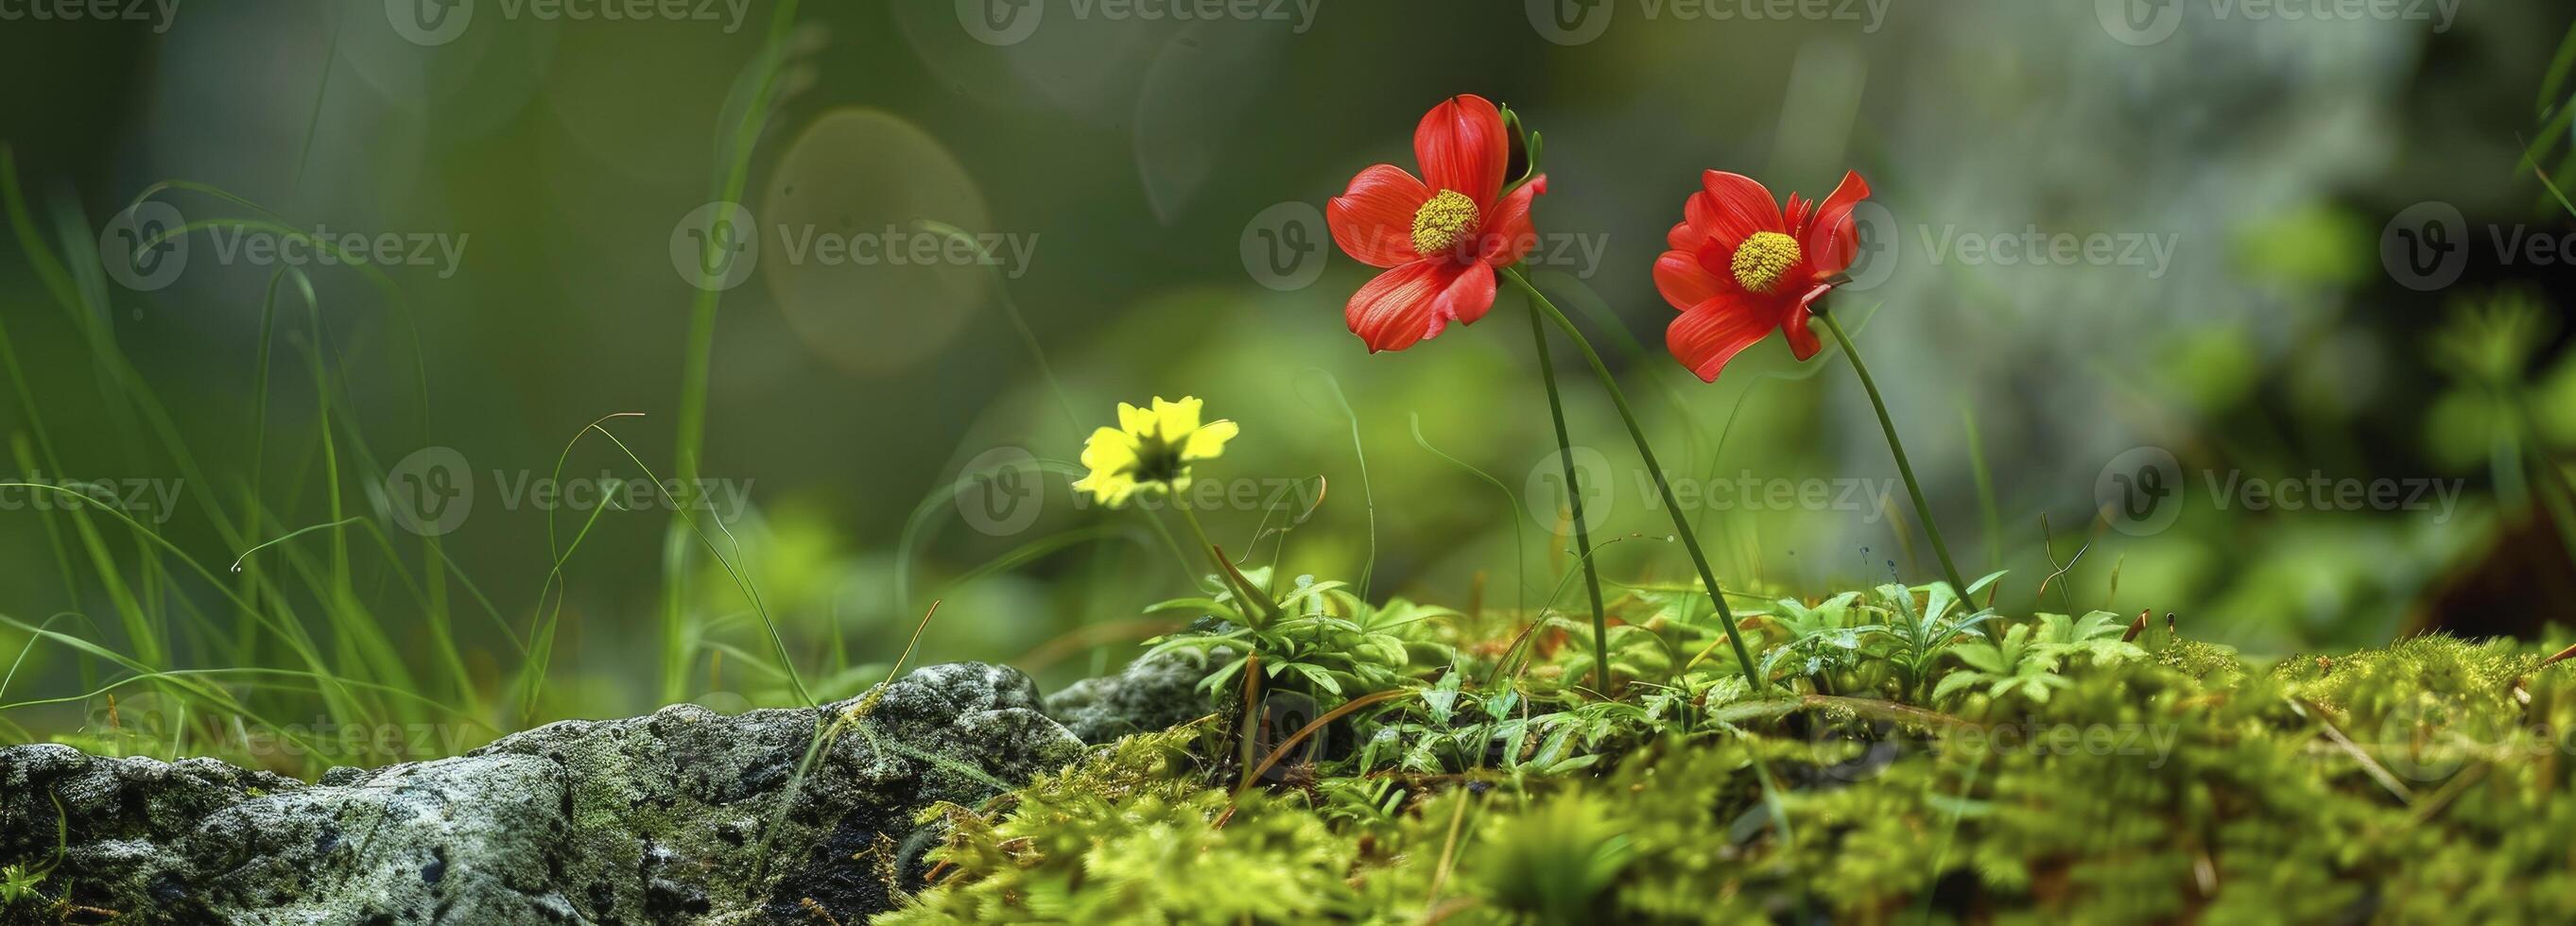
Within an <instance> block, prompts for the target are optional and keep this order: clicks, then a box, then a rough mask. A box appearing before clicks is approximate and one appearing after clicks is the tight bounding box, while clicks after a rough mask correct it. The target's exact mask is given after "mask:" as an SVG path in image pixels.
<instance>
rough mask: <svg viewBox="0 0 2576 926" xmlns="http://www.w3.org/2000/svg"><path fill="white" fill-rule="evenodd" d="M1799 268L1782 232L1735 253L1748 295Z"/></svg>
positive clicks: (1758, 235) (1791, 241) (1751, 240)
mask: <svg viewBox="0 0 2576 926" xmlns="http://www.w3.org/2000/svg"><path fill="white" fill-rule="evenodd" d="M1415 227H1417V228H1418V227H1420V225H1419V224H1416V226H1415ZM1414 234H1415V235H1416V236H1419V235H1421V234H1422V233H1421V232H1415V233H1414ZM1797 264H1798V241H1797V239H1795V238H1791V237H1789V236H1787V235H1783V234H1781V233H1779V232H1769V231H1767V232H1754V233H1753V234H1752V235H1751V236H1750V237H1747V238H1745V239H1744V243H1743V244H1742V245H1739V246H1737V247H1736V249H1735V282H1738V283H1742V284H1744V289H1745V291H1747V292H1755V293H1767V292H1770V291H1771V285H1772V284H1774V283H1778V282H1780V277H1781V276H1782V275H1784V274H1786V273H1788V272H1789V268H1791V267H1794V266H1797Z"/></svg>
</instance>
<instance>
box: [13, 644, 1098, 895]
mask: <svg viewBox="0 0 2576 926" xmlns="http://www.w3.org/2000/svg"><path fill="white" fill-rule="evenodd" d="M854 710H856V711H859V712H860V713H861V719H859V720H857V721H856V722H846V721H844V720H843V719H842V718H845V717H847V716H848V715H849V714H850V713H851V712H853V711H854ZM818 722H819V723H821V724H822V725H823V726H824V728H825V730H826V731H827V732H828V733H829V734H830V735H829V736H828V738H827V741H826V744H825V747H824V749H825V751H824V752H823V753H822V754H821V755H820V756H818V757H817V760H816V762H815V763H814V765H813V770H812V772H811V773H810V774H808V775H807V776H806V777H805V778H804V779H803V780H802V781H801V782H800V781H798V779H797V769H798V767H799V766H800V765H801V764H802V763H803V762H804V760H805V758H806V756H807V754H808V752H809V750H810V749H811V748H812V747H813V746H814V745H815V742H816V736H815V734H816V726H817V724H818ZM1104 722H1106V721H1104ZM1081 749H1082V743H1081V741H1080V740H1079V739H1078V738H1076V737H1075V735H1074V734H1073V733H1071V732H1068V731H1067V730H1066V729H1065V727H1063V726H1061V725H1059V724H1057V723H1056V722H1055V721H1053V720H1050V719H1048V718H1047V716H1046V715H1045V714H1044V713H1042V711H1041V707H1040V703H1039V699H1038V692H1037V688H1036V686H1035V685H1033V684H1031V683H1030V681H1029V679H1028V677H1027V676H1024V675H1022V674H1020V673H1019V672H1018V671H1017V670H1014V669H1009V668H1004V667H997V666H988V665H983V664H980V663H951V664H947V665H937V666H928V667H925V668H922V669H919V670H916V671H914V672H913V673H911V674H909V675H907V676H905V677H904V678H903V679H901V680H899V681H897V682H895V683H894V684H892V685H890V686H886V687H884V688H882V689H879V690H878V692H876V693H875V695H874V697H873V700H872V701H871V699H870V698H868V697H862V698H858V699H853V700H851V701H845V702H841V703H839V704H835V705H830V706H827V707H824V708H822V709H819V710H759V711H751V712H748V713H744V714H740V715H736V716H725V715H720V714H717V713H714V712H712V711H709V710H706V709H705V708H701V707H697V706H694V705H678V706H674V707H668V708H664V709H662V710H661V711H658V712H656V713H654V714H652V715H651V716H647V717H636V718H630V719H625V720H607V721H564V722H561V723H555V724H550V725H548V726H544V727H539V728H537V729H534V730H529V731H526V732H524V733H518V734H514V735H512V736H509V737H506V738H503V739H501V740H499V741H496V742H494V743H492V744H491V745H489V746H486V747H484V748H482V749H478V750H475V751H473V752H471V753H468V754H466V755H463V756H459V757H456V758H452V759H441V760H437V761H432V762H415V763H405V764H401V765H391V766H386V767H383V768H377V769H363V770H362V769H354V768H337V769H333V770H332V771H331V772H330V773H329V774H327V775H325V776H323V782H324V783H322V784H306V783H304V782H302V781H298V780H295V779H292V778H285V777H281V776H278V775H273V774H269V773H267V772H257V771H246V770H243V769H240V768H236V767H234V766H231V765H227V764H224V763H222V762H217V761H214V760H210V759H190V760H183V761H180V762H176V763H169V762H161V761H157V760H153V759H143V758H125V759H110V758H100V757H95V756H90V755H87V754H85V753H82V752H80V751H78V750H75V749H72V748H69V747H65V746H55V745H35V746H18V747H12V748H8V749H0V864H5V863H10V862H24V863H27V864H29V865H42V864H44V863H45V862H47V861H48V860H50V859H52V858H53V857H54V852H55V833H56V823H57V820H58V819H60V820H62V821H64V822H65V824H66V830H67V843H68V845H67V848H66V850H65V852H64V854H63V859H62V863H61V864H60V865H59V866H58V867H56V868H55V869H54V870H53V873H52V874H51V875H50V876H49V877H48V879H47V880H46V882H45V883H44V884H43V886H42V889H43V892H44V894H45V895H46V896H47V897H48V898H65V892H66V891H68V897H67V898H66V899H68V900H69V901H70V903H72V904H76V905H80V906H85V907H90V908H95V909H94V910H91V911H75V912H73V914H72V915H70V916H68V917H66V916H65V915H64V908H59V907H57V908H52V909H40V908H37V907H35V906H34V905H32V904H31V903H29V902H24V901H22V902H21V903H19V904H17V905H15V906H13V907H11V908H9V909H6V910H0V922H6V923H19V922H31V923H32V922H66V921H68V922H97V921H99V920H101V919H105V918H107V917H108V913H107V912H106V911H114V912H115V913H116V914H119V915H118V916H117V917H116V918H115V921H116V922H119V923H127V922H132V923H185V924H200V923H261V924H269V923H277V924H303V923H311V924H325V923H328V924H340V923H348V924H369V926H372V924H413V923H422V924H426V923H454V924H483V923H512V924H516V923H588V924H602V926H606V924H620V923H623V924H653V923H724V924H732V923H833V922H837V923H843V924H857V923H861V922H864V921H865V920H866V918H867V916H868V914H870V913H872V912H875V911H879V910H883V909H886V908H888V907H889V906H890V905H891V904H892V899H893V898H892V894H891V890H890V887H889V884H890V883H898V884H899V883H907V882H913V883H917V879H918V875H919V871H918V870H917V866H918V862H919V856H920V853H921V851H922V850H923V849H924V848H926V847H927V846H928V845H929V843H930V841H931V836H930V835H929V834H928V833H927V832H926V831H918V830H919V828H918V827H917V825H916V823H915V818H916V817H917V816H918V814H919V813H920V811H921V810H922V809H924V808H926V807H928V806H930V805H931V804H932V803H933V802H937V801H953V802H957V803H961V804H968V805H972V804H974V803H975V802H977V801H981V800H983V799H985V798H986V797H989V796H991V795H993V794H995V793H997V792H999V791H1002V790H1005V789H1006V788H1007V787H1010V786H1015V785H1017V784H1019V783H1021V782H1024V781H1026V780H1027V779H1028V778H1029V777H1030V776H1032V775H1034V774H1037V773H1039V772H1043V771H1048V770H1051V769H1054V768H1056V767H1058V766H1061V765H1062V764H1063V763H1065V762H1067V761H1070V760H1071V759H1073V758H1075V757H1076V756H1077V755H1078V754H1079V753H1080V751H1081ZM58 805H59V807H60V811H59V814H58V812H57V810H56V807H57V806H58Z"/></svg>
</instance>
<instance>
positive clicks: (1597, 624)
mask: <svg viewBox="0 0 2576 926" xmlns="http://www.w3.org/2000/svg"><path fill="white" fill-rule="evenodd" d="M1514 276H1515V278H1517V277H1518V273H1517V272H1515V273H1514ZM1530 340H1531V341H1533V342H1535V343H1536V344H1537V345H1538V381H1539V382H1542V383H1546V384H1547V413H1548V416H1549V417H1551V418H1553V419H1554V420H1555V422H1556V461H1557V463H1558V465H1560V466H1562V467H1564V471H1565V504H1566V506H1567V508H1568V509H1569V513H1570V514H1571V515H1572V516H1573V518H1574V552H1575V555H1576V556H1577V557H1578V558H1579V559H1580V560H1581V562H1582V564H1583V587H1584V590H1585V591H1588V592H1591V593H1592V683H1593V685H1595V686H1596V687H1598V688H1600V689H1601V696H1602V697H1604V698H1607V697H1610V622H1609V619H1608V618H1607V617H1605V616H1603V613H1602V608H1601V572H1600V570H1599V569H1598V568H1596V567H1594V566H1593V565H1592V527H1591V524H1590V523H1589V522H1587V521H1586V520H1585V519H1584V517H1583V486H1582V484H1581V483H1579V482H1577V481H1576V477H1575V473H1574V445H1573V442H1572V440H1571V438H1569V437H1568V435H1567V433H1566V430H1565V400H1564V398H1563V397H1561V396H1559V395H1557V392H1556V364H1555V363H1554V362H1553V361H1551V360H1549V359H1548V356H1547V324H1546V320H1545V316H1543V315H1541V314H1540V313H1539V310H1538V305H1537V301H1535V300H1533V301H1532V302H1531V305H1530Z"/></svg>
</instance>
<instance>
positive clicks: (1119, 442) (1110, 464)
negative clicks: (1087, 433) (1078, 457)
mask: <svg viewBox="0 0 2576 926" xmlns="http://www.w3.org/2000/svg"><path fill="white" fill-rule="evenodd" d="M1082 465H1083V468H1085V469H1089V470H1091V471H1092V472H1095V473H1096V472H1100V471H1102V470H1119V469H1126V468H1128V467H1131V466H1134V465H1136V441H1135V439H1134V438H1131V437H1128V436H1127V435H1126V434H1125V433H1122V432H1120V431H1119V430H1118V429H1116V428H1100V429H1098V430H1095V431H1092V432H1091V437H1090V438H1089V439H1087V440H1085V441H1083V442H1082Z"/></svg>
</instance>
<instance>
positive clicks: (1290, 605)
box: [1146, 567, 1459, 701]
mask: <svg viewBox="0 0 2576 926" xmlns="http://www.w3.org/2000/svg"><path fill="white" fill-rule="evenodd" d="M1271 575H1272V572H1271V570H1270V569H1268V568H1267V567H1264V568H1258V569H1248V570H1242V571H1241V576H1242V579H1243V582H1242V583H1241V584H1242V585H1243V587H1245V588H1247V589H1249V590H1251V593H1252V594H1256V595H1263V596H1264V597H1263V599H1261V600H1257V601H1246V600H1245V596H1244V595H1243V594H1240V593H1238V592H1236V591H1233V590H1231V589H1229V590H1226V591H1220V592H1217V593H1215V594H1213V595H1206V596H1195V597H1189V598H1175V599H1172V600H1170V601H1164V602H1159V603H1156V604H1154V605H1151V606H1149V607H1147V608H1146V611H1147V612H1149V613H1153V612H1174V611H1178V612H1183V613H1197V614H1202V615H1205V616H1206V617H1207V618H1208V620H1204V621H1201V622H1199V624H1197V625H1195V626H1193V627H1191V628H1190V629H1187V630H1183V631H1181V632H1178V633H1173V634H1168V635H1165V636H1162V637H1158V638H1156V639H1154V640H1152V641H1148V642H1149V643H1150V644H1151V646H1152V650H1151V652H1153V653H1163V652H1169V651H1174V650H1192V651H1197V652H1203V653H1208V654H1210V655H1220V654H1222V655H1225V656H1227V657H1229V658H1227V659H1226V661H1225V662H1223V663H1222V664H1220V665H1219V666H1218V668H1217V670H1216V671H1214V672H1211V673H1209V675H1208V677H1207V678H1206V679H1205V680H1202V681H1201V682H1200V683H1199V684H1200V686H1201V687H1203V688H1205V689H1206V690H1208V691H1210V692H1212V693H1213V692H1225V691H1231V690H1233V689H1235V688H1236V687H1239V686H1241V685H1242V684H1243V671H1244V668H1245V666H1247V665H1249V664H1251V660H1252V659H1253V658H1254V657H1255V656H1258V657H1259V659H1260V663H1261V673H1262V676H1263V678H1264V680H1265V682H1266V681H1267V680H1268V679H1275V678H1281V677H1295V678H1298V679H1303V680H1304V681H1305V683H1306V684H1307V685H1308V686H1309V687H1310V688H1311V689H1312V693H1313V694H1314V695H1316V696H1317V697H1318V698H1319V699H1321V700H1330V701H1341V700H1346V699H1349V698H1353V697H1357V696H1360V695H1363V694H1369V693H1374V692H1379V691H1386V690H1389V689H1393V688H1396V687H1398V686H1400V685H1402V684H1403V683H1404V682H1405V681H1406V680H1407V678H1408V676H1407V674H1406V673H1407V670H1408V669H1413V668H1415V667H1426V668H1427V667H1436V666H1443V665H1448V664H1449V663H1450V660H1451V659H1452V658H1453V657H1454V656H1455V652H1454V650H1452V649H1451V648H1450V647H1449V646H1448V645H1447V644H1444V643H1441V642H1438V641H1437V640H1436V639H1434V637H1433V635H1432V633H1431V631H1432V630H1433V629H1434V627H1433V625H1434V622H1435V621H1438V620H1443V619H1454V618H1456V617H1458V616H1459V615H1458V612H1456V611H1452V610H1449V609H1447V608H1438V607H1431V606H1428V605H1420V604H1415V603H1413V602H1410V601H1407V600H1405V599H1402V598H1395V599H1390V600H1388V601H1387V603H1385V604H1383V605H1371V604H1369V603H1368V602H1367V601H1366V600H1364V599H1362V598H1360V597H1359V596H1358V595H1357V594H1354V593H1352V592H1351V591H1350V588H1349V585H1348V584H1347V583H1344V582H1338V581H1323V582H1319V581H1316V580H1315V578H1314V577H1313V576H1298V577H1297V580H1296V582H1295V584H1294V586H1293V587H1292V588H1290V589H1289V590H1288V591H1287V593H1286V594H1282V595H1278V596H1276V597H1275V598H1273V597H1268V594H1267V592H1266V591H1265V590H1267V589H1270V588H1272V587H1273V586H1272V583H1271V581H1270V579H1271ZM1209 582H1210V584H1211V585H1225V584H1231V583H1225V582H1223V581H1222V580H1220V579H1218V578H1216V577H1210V579H1209Z"/></svg>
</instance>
